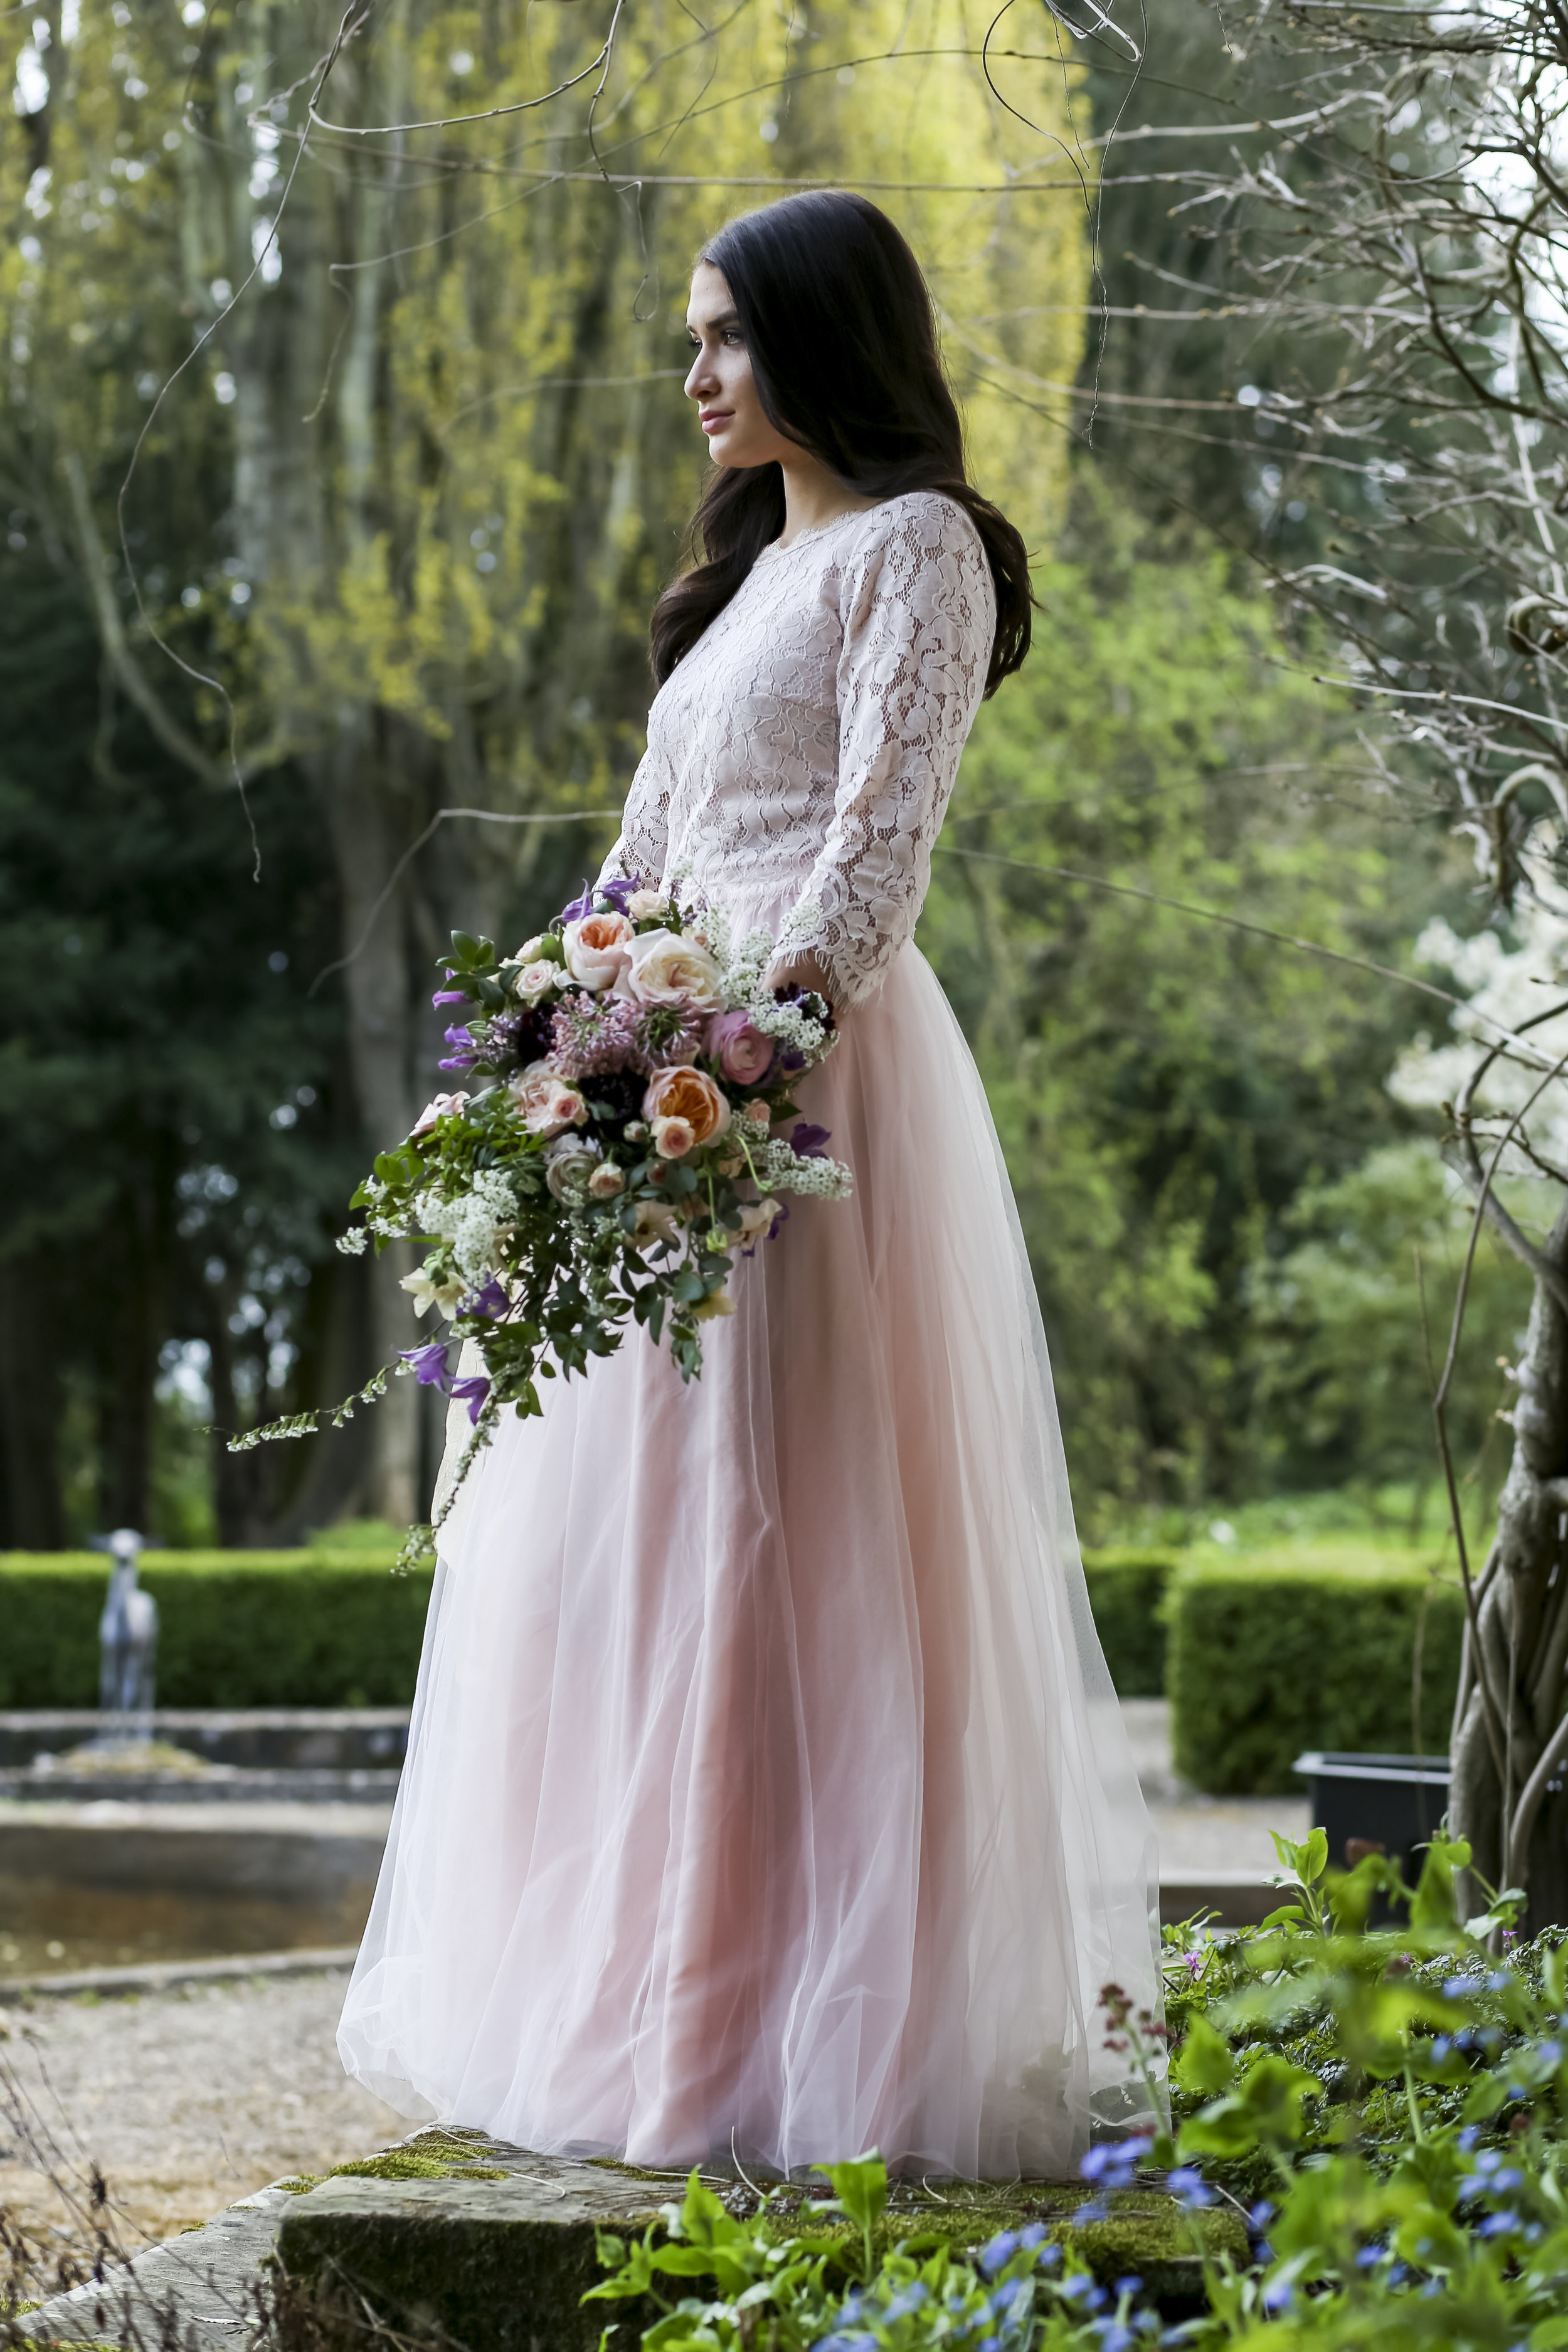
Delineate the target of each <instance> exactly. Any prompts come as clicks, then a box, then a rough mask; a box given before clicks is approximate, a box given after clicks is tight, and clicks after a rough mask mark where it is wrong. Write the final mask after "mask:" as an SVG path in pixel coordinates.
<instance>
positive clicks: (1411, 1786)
mask: <svg viewBox="0 0 1568 2352" xmlns="http://www.w3.org/2000/svg"><path fill="white" fill-rule="evenodd" d="M1290 1769H1291V1770H1292V1771H1294V1772H1299V1773H1300V1775H1301V1778H1302V1779H1303V1780H1305V1781H1306V1782H1307V1784H1308V1788H1309V1791H1310V1799H1311V1806H1312V1820H1313V1822H1315V1823H1316V1825H1317V1826H1318V1827H1319V1828H1320V1829H1321V1830H1322V1831H1323V1832H1325V1833H1326V1835H1327V1837H1328V1841H1329V1860H1330V1862H1331V1864H1336V1865H1337V1866H1338V1867H1340V1868H1342V1869H1345V1870H1349V1869H1351V1868H1352V1867H1353V1866H1354V1864H1356V1863H1357V1862H1358V1861H1359V1860H1360V1859H1361V1856H1360V1854H1359V1853H1357V1852H1355V1851H1354V1843H1355V1842H1356V1841H1360V1842H1361V1843H1363V1844H1364V1845H1378V1846H1381V1847H1382V1848H1383V1850H1384V1853H1389V1854H1393V1855H1396V1856H1397V1857H1398V1859H1399V1861H1400V1863H1401V1864H1402V1866H1403V1868H1404V1872H1405V1878H1406V1879H1407V1880H1410V1881H1411V1882H1412V1883H1413V1882H1414V1878H1415V1874H1418V1872H1419V1870H1420V1867H1421V1865H1420V1861H1419V1858H1413V1857H1415V1848H1416V1847H1417V1846H1422V1845H1425V1844H1426V1842H1427V1840H1428V1839H1429V1838H1430V1837H1431V1835H1432V1832H1433V1831H1434V1830H1435V1829H1436V1827H1437V1824H1438V1822H1440V1821H1441V1820H1442V1818H1443V1815H1444V1813H1445V1812H1446V1811H1447V1806H1448V1763H1447V1758H1446V1757H1445V1758H1442V1759H1434V1758H1431V1757H1422V1756H1354V1755H1348V1754H1324V1753H1321V1751H1319V1750H1318V1749H1316V1748H1312V1749H1310V1750H1309V1751H1308V1753H1307V1754H1306V1755H1304V1756H1298V1757H1297V1759H1296V1761H1295V1763H1294V1764H1293V1765H1292V1766H1291V1768H1290ZM1347 1847H1348V1848H1351V1849H1352V1850H1351V1851H1349V1852H1347V1850H1346V1849H1347Z"/></svg>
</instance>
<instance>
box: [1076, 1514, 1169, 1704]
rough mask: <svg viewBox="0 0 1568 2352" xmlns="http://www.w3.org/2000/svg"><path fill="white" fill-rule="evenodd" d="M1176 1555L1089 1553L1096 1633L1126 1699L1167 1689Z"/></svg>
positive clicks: (1086, 1569) (1086, 1573)
mask: <svg viewBox="0 0 1568 2352" xmlns="http://www.w3.org/2000/svg"><path fill="white" fill-rule="evenodd" d="M1175 1567H1176V1556H1175V1554H1174V1552H1173V1551H1140V1550H1134V1549H1120V1550H1119V1549H1110V1550H1103V1551H1089V1552H1085V1554H1084V1559H1083V1572H1084V1579H1085V1581H1086V1582H1087V1584H1088V1586H1089V1606H1090V1608H1091V1609H1092V1610H1093V1612H1094V1624H1095V1631H1096V1632H1097V1633H1099V1635H1100V1647H1101V1648H1102V1649H1103V1651H1104V1652H1105V1662H1106V1664H1107V1665H1108V1666H1109V1667H1110V1679H1111V1681H1112V1682H1113V1683H1114V1684H1115V1685H1116V1688H1117V1692H1118V1695H1119V1696H1121V1697H1122V1698H1158V1697H1160V1696H1161V1695H1162V1694H1163V1691H1164V1687H1165V1616H1164V1602H1165V1591H1166V1587H1167V1586H1168V1584H1169V1582H1170V1580H1171V1577H1172V1575H1173V1573H1174V1570H1175Z"/></svg>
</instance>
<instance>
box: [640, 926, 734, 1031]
mask: <svg viewBox="0 0 1568 2352" xmlns="http://www.w3.org/2000/svg"><path fill="white" fill-rule="evenodd" d="M621 986H622V990H623V992H624V993H625V994H626V995H628V996H635V997H636V998H637V1002H638V1003H639V1004H689V1005H690V1006H691V1007H692V1009H693V1011H694V1012H697V1013H716V1012H717V1011H718V1010H719V967H718V965H717V964H716V963H715V962H714V961H713V959H712V957H711V956H710V954H709V952H708V950H707V949H706V948H705V947H700V946H699V945H698V944H697V942H696V941H695V940H683V939H682V938H681V937H680V935H679V932H678V931H644V932H643V933H642V935H641V936H640V938H637V939H634V940H633V941H632V943H631V946H630V948H629V950H627V964H626V979H625V981H624V982H622V983H621Z"/></svg>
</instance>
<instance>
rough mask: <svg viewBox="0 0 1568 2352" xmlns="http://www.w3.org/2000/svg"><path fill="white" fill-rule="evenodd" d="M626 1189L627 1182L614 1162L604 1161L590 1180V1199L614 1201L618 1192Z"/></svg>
mask: <svg viewBox="0 0 1568 2352" xmlns="http://www.w3.org/2000/svg"><path fill="white" fill-rule="evenodd" d="M625 1191H626V1178H625V1176H624V1175H623V1174H622V1172H621V1171H620V1170H619V1169H618V1168H617V1167H616V1163H615V1161H614V1160H601V1161H600V1162H599V1165H598V1166H597V1168H595V1171H594V1172H593V1174H592V1175H591V1176H590V1177H589V1179H588V1197H589V1199H590V1200H592V1201H613V1200H614V1199H615V1197H616V1193H617V1192H625Z"/></svg>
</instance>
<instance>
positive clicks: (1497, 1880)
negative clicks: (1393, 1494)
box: [1449, 1204, 1568, 1934]
mask: <svg viewBox="0 0 1568 2352" xmlns="http://www.w3.org/2000/svg"><path fill="white" fill-rule="evenodd" d="M1542 1255H1544V1257H1545V1259H1546V1260H1547V1262H1548V1264H1549V1265H1551V1266H1552V1267H1553V1268H1555V1269H1557V1270H1559V1271H1560V1272H1561V1271H1562V1270H1563V1269H1564V1268H1568V1204H1564V1206H1563V1209H1562V1211H1561V1212H1560V1213H1559V1214H1558V1217H1557V1220H1556V1223H1554V1225H1553V1226H1552V1232H1551V1234H1550V1236H1549V1237H1548V1239H1547V1241H1546V1243H1545V1244H1544V1246H1543V1252H1542ZM1515 1377H1516V1379H1517V1381H1518V1386H1519V1402H1518V1403H1517V1404H1516V1405H1515V1407H1514V1411H1513V1416H1512V1419H1513V1432H1514V1446H1513V1460H1512V1462H1511V1464H1510V1468H1509V1475H1508V1480H1507V1483H1506V1485H1505V1486H1504V1487H1503V1491H1502V1496H1501V1499H1500V1503H1499V1507H1498V1528H1497V1536H1496V1538H1495V1540H1494V1542H1493V1545H1492V1549H1491V1552H1490V1555H1489V1559H1488V1560H1487V1563H1486V1566H1485V1567H1484V1569H1483V1570H1481V1573H1480V1575H1479V1578H1478V1579H1477V1580H1476V1584H1475V1608H1474V1615H1473V1619H1472V1622H1471V1624H1470V1626H1469V1627H1468V1630H1467V1633H1466V1638H1465V1649H1464V1663H1463V1666H1462V1669H1461V1674H1460V1682H1459V1694H1458V1705H1457V1706H1456V1709H1455V1715H1454V1736H1453V1749H1452V1769H1453V1783H1452V1789H1451V1792H1450V1800H1449V1817H1450V1823H1451V1826H1452V1827H1453V1829H1454V1830H1455V1832H1457V1834H1458V1835H1459V1836H1462V1837H1466V1838H1468V1840H1469V1842H1470V1844H1471V1846H1472V1848H1473V1850H1474V1855H1475V1871H1476V1873H1477V1874H1479V1877H1483V1878H1486V1879H1488V1880H1489V1881H1490V1882H1491V1883H1492V1884H1493V1885H1510V1884H1511V1885H1519V1886H1522V1887H1523V1888H1524V1889H1525V1890H1526V1892H1527V1894H1528V1895H1529V1898H1530V1910H1529V1916H1528V1927H1529V1931H1530V1932H1531V1934H1534V1933H1536V1932H1537V1931H1538V1930H1539V1929H1540V1928H1542V1927H1545V1926H1547V1925H1548V1924H1551V1923H1554V1922H1563V1921H1565V1920H1568V1790H1565V1787H1564V1781H1565V1779H1568V1740H1564V1739H1563V1738H1560V1737H1559V1735H1560V1732H1561V1730H1562V1729H1563V1697H1564V1685H1565V1675H1564V1668H1565V1665H1568V1313H1565V1312H1564V1309H1563V1306H1562V1305H1561V1304H1560V1303H1559V1301H1558V1299H1557V1298H1556V1297H1553V1295H1552V1290H1551V1288H1550V1287H1549V1286H1548V1285H1547V1283H1546V1282H1545V1281H1543V1280H1540V1279H1538V1280H1537V1283H1536V1286H1535V1299H1534V1304H1533V1306H1532V1307H1531V1316H1530V1326H1529V1329H1528V1332H1527V1334H1526V1337H1525V1342H1524V1348H1523V1351H1522V1354H1521V1360H1520V1363H1519V1365H1518V1367H1517V1370H1516V1375H1515ZM1470 1898H1471V1901H1472V1903H1473V1905H1474V1907H1475V1908H1476V1909H1478V1910H1479V1909H1481V1908H1482V1907H1483V1905H1482V1902H1481V1893H1480V1887H1479V1884H1472V1886H1471V1889H1470Z"/></svg>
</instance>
